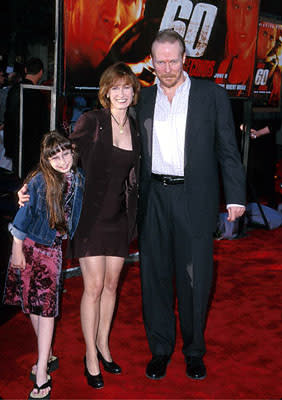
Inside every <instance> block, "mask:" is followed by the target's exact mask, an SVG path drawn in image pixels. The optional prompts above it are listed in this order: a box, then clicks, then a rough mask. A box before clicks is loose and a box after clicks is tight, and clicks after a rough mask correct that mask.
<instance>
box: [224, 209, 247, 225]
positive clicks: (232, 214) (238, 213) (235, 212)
mask: <svg viewBox="0 0 282 400" xmlns="http://www.w3.org/2000/svg"><path fill="white" fill-rule="evenodd" d="M245 211H246V207H238V206H230V207H228V208H227V212H228V217H227V221H229V222H233V221H235V219H237V218H239V217H242V215H243V214H244V212H245Z"/></svg>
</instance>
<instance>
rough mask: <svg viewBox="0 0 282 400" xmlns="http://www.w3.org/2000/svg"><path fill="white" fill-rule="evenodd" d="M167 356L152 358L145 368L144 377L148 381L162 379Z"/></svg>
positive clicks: (167, 361) (167, 359) (167, 360)
mask: <svg viewBox="0 0 282 400" xmlns="http://www.w3.org/2000/svg"><path fill="white" fill-rule="evenodd" d="M169 361H170V357H169V356H153V357H152V360H151V361H150V362H149V364H148V365H147V368H146V376H147V378H150V379H162V378H163V377H164V376H165V374H166V367H167V364H168V363H169Z"/></svg>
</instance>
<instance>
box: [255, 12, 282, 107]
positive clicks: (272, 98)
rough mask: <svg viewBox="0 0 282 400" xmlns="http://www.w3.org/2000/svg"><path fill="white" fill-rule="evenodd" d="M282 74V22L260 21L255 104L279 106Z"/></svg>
mask: <svg viewBox="0 0 282 400" xmlns="http://www.w3.org/2000/svg"><path fill="white" fill-rule="evenodd" d="M281 76H282V24H277V23H275V22H271V21H266V20H261V21H260V22H259V31H258V41H257V52H256V66H255V76H254V87H253V93H254V96H253V103H254V105H255V106H263V107H265V106H266V107H275V108H277V107H279V105H280V93H281Z"/></svg>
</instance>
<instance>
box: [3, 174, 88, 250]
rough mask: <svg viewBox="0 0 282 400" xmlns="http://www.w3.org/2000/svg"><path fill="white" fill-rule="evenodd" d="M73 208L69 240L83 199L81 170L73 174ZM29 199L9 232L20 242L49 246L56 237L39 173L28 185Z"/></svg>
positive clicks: (10, 226) (18, 213) (69, 221)
mask: <svg viewBox="0 0 282 400" xmlns="http://www.w3.org/2000/svg"><path fill="white" fill-rule="evenodd" d="M74 179H75V182H74V192H73V196H74V199H73V207H72V211H71V215H70V217H69V219H68V235H69V237H70V239H71V238H72V237H73V235H74V232H75V230H76V227H77V224H78V221H79V217H80V212H81V206H82V198H83V189H84V181H85V178H84V175H83V172H82V170H81V169H78V170H77V172H76V173H75V178H74ZM28 193H29V195H30V199H29V201H28V202H27V203H25V205H24V207H21V208H20V209H19V210H18V212H17V214H16V216H15V218H14V221H13V222H12V223H10V224H9V231H10V232H11V234H12V235H13V236H15V237H16V238H18V239H20V240H24V239H25V238H26V237H29V238H30V239H31V240H34V241H35V242H36V243H40V244H43V245H45V246H51V245H52V244H53V243H54V240H55V237H56V233H57V231H56V229H51V228H50V226H49V220H48V215H47V204H46V190H45V181H44V178H43V175H42V173H41V172H39V173H38V174H37V175H35V176H34V177H33V178H32V179H31V180H30V182H29V183H28Z"/></svg>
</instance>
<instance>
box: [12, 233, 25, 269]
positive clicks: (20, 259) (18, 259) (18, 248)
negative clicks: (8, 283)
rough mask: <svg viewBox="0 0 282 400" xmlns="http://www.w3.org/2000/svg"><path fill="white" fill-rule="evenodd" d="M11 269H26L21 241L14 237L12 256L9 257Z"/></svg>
mask: <svg viewBox="0 0 282 400" xmlns="http://www.w3.org/2000/svg"><path fill="white" fill-rule="evenodd" d="M11 266H12V268H18V269H20V270H22V271H23V270H24V269H25V267H26V262H25V256H24V253H23V241H22V240H19V239H17V238H15V237H14V241H13V247H12V256H11Z"/></svg>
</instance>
